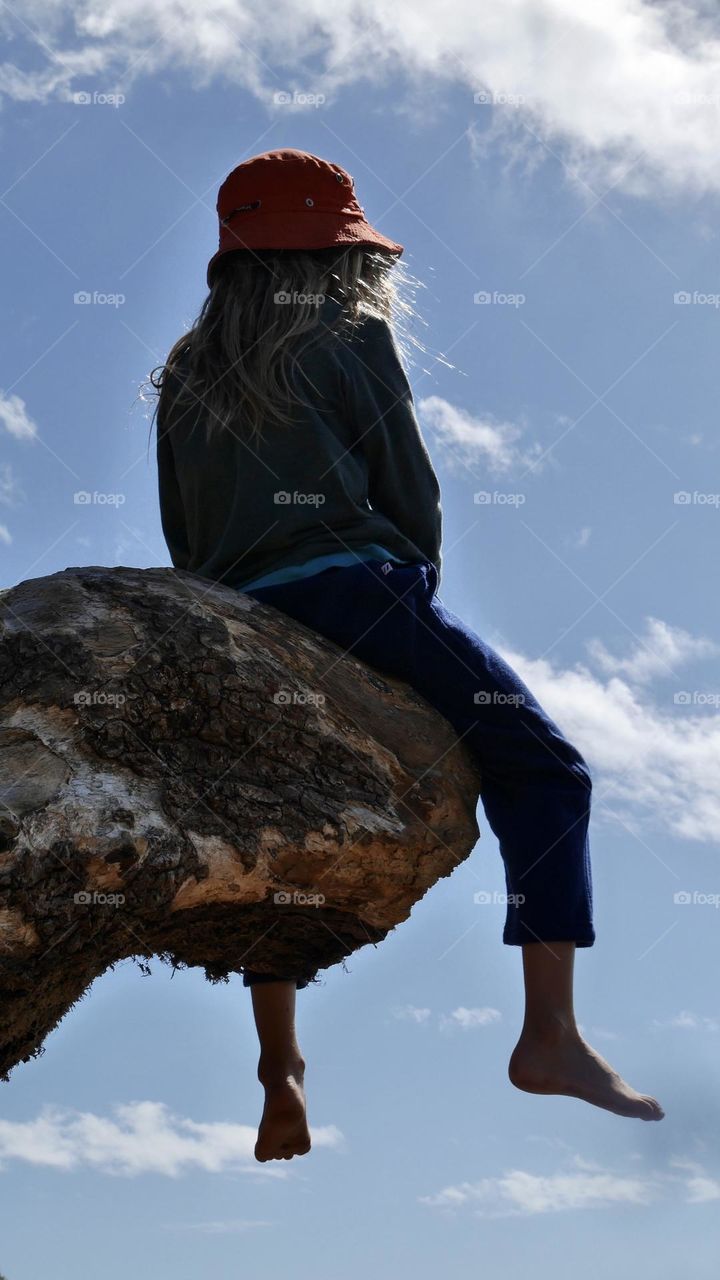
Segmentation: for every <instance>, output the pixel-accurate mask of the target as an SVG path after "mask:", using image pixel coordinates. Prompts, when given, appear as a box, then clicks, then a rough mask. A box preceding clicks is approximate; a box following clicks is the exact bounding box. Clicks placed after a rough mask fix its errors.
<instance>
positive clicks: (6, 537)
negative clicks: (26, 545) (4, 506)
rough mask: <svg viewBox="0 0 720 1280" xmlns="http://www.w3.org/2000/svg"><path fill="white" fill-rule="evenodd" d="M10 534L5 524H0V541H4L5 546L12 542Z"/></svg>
mask: <svg viewBox="0 0 720 1280" xmlns="http://www.w3.org/2000/svg"><path fill="white" fill-rule="evenodd" d="M12 540H13V538H12V534H11V532H10V530H9V529H8V527H7V525H6V524H0V542H4V543H5V545H6V546H7V547H9V546H10V543H11V542H12Z"/></svg>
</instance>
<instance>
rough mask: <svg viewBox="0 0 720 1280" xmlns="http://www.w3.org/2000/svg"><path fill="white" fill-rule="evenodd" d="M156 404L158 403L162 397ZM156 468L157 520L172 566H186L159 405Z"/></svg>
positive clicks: (183, 529) (178, 497)
mask: <svg viewBox="0 0 720 1280" xmlns="http://www.w3.org/2000/svg"><path fill="white" fill-rule="evenodd" d="M160 403H161V406H162V400H161V402H160ZM157 468H158V496H159V499H160V523H161V525H162V531H163V534H164V537H165V541H166V543H167V548H168V551H169V552H170V559H171V560H172V562H173V566H174V567H175V568H176V569H186V568H187V566H188V564H189V561H190V548H189V545H188V534H187V524H186V520H185V510H184V507H183V501H182V494H181V492H180V485H179V484H178V478H177V473H176V470H175V460H174V458H173V452H172V444H171V440H170V432H169V431H168V430H167V429H166V424H165V420H164V414H162V413H161V409H160V408H159V409H158V413H157Z"/></svg>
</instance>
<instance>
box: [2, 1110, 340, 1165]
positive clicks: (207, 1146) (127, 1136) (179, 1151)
mask: <svg viewBox="0 0 720 1280" xmlns="http://www.w3.org/2000/svg"><path fill="white" fill-rule="evenodd" d="M113 1110H114V1118H113V1119H109V1118H107V1117H104V1116H98V1115H94V1114H93V1113H92V1112H87V1111H84V1112H80V1111H69V1110H64V1109H62V1108H58V1107H52V1106H48V1107H45V1108H43V1110H42V1111H41V1113H40V1115H39V1116H38V1117H37V1118H36V1119H34V1120H24V1121H11V1120H2V1119H0V1169H5V1168H6V1167H7V1165H8V1164H9V1163H10V1162H11V1161H13V1160H19V1161H22V1162H24V1163H25V1164H31V1165H35V1166H44V1167H45V1168H49V1169H57V1170H60V1171H65V1172H69V1171H71V1170H74V1169H80V1168H83V1167H86V1168H87V1167H90V1168H93V1169H96V1170H97V1171H98V1172H100V1173H107V1174H120V1175H125V1176H126V1177H136V1176H137V1175H139V1174H143V1173H157V1174H163V1175H165V1176H166V1177H170V1178H177V1177H179V1176H180V1175H181V1174H183V1173H187V1172H189V1171H191V1170H201V1171H203V1172H205V1173H224V1172H226V1171H227V1170H230V1169H233V1170H239V1171H243V1170H248V1169H251V1170H252V1172H258V1171H263V1170H264V1166H261V1165H258V1163H257V1162H256V1161H255V1159H254V1155H253V1150H254V1146H255V1142H256V1139H257V1129H256V1128H255V1127H254V1126H251V1125H244V1124H234V1123H232V1122H230V1121H213V1122H211V1123H200V1122H198V1121H195V1120H189V1119H187V1118H185V1117H183V1116H178V1115H174V1114H173V1113H172V1112H171V1111H170V1110H169V1108H168V1107H167V1106H166V1105H165V1104H164V1103H162V1102H129V1103H125V1104H122V1105H118V1106H116V1107H114V1108H113ZM312 1137H313V1143H314V1145H315V1146H316V1147H337V1146H339V1145H340V1143H341V1141H342V1135H341V1133H340V1130H339V1129H336V1128H335V1126H334V1125H326V1126H325V1127H324V1128H320V1129H314V1130H313V1131H312ZM267 1171H268V1172H271V1173H273V1174H276V1173H283V1172H284V1170H283V1169H282V1168H280V1167H278V1169H277V1170H275V1169H272V1170H270V1169H268V1170H267Z"/></svg>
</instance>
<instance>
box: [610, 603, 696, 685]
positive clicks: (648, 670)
mask: <svg viewBox="0 0 720 1280" xmlns="http://www.w3.org/2000/svg"><path fill="white" fill-rule="evenodd" d="M645 631H646V634H645V637H644V638H641V639H640V640H639V641H638V643H637V644H636V645H635V646H634V648H633V649H632V651H631V653H630V654H629V655H628V656H627V657H625V658H615V657H613V656H612V654H610V653H608V651H607V649H606V648H605V646H604V644H602V642H601V641H600V640H591V641H590V643H589V644H588V650H589V652H590V654H591V656H592V658H593V659H594V661H595V662H596V663H597V665H598V666H599V667H600V668H601V670H602V671H604V672H606V673H608V674H611V675H625V676H627V678H628V680H630V681H631V682H633V681H637V682H640V683H644V682H645V681H647V680H650V679H652V678H653V677H654V676H668V675H675V674H676V673H675V670H674V668H675V667H679V666H681V665H682V664H683V663H685V662H691V661H692V660H693V659H695V658H710V657H714V656H715V655H716V654H718V653H720V644H716V643H715V641H714V640H709V639H707V638H706V637H704V636H692V635H690V633H689V632H688V631H683V630H682V628H681V627H673V626H670V624H669V623H667V622H662V621H661V619H659V618H647V619H646V623H645Z"/></svg>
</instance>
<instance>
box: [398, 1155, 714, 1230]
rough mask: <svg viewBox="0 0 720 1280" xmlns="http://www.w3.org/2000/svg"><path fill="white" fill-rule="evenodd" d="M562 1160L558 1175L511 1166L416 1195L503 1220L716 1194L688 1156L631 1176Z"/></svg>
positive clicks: (695, 1199)
mask: <svg viewBox="0 0 720 1280" xmlns="http://www.w3.org/2000/svg"><path fill="white" fill-rule="evenodd" d="M568 1163H569V1165H570V1166H571V1168H570V1169H569V1170H563V1171H561V1172H559V1173H551V1174H536V1173H528V1172H527V1171H526V1170H522V1169H513V1170H511V1171H510V1172H508V1173H504V1174H502V1175H501V1176H500V1177H490V1178H481V1179H479V1180H478V1181H477V1182H460V1183H458V1184H457V1185H455V1186H448V1187H444V1188H443V1189H442V1190H441V1191H438V1192H436V1193H435V1194H434V1195H429V1196H420V1197H419V1199H420V1201H421V1203H422V1204H426V1205H428V1206H430V1207H431V1208H438V1209H448V1210H467V1211H469V1212H471V1213H473V1214H474V1215H476V1216H478V1217H482V1218H503V1217H517V1216H536V1215H538V1214H543V1213H560V1212H567V1211H569V1210H573V1209H608V1208H611V1207H612V1206H614V1205H620V1204H624V1205H635V1206H642V1205H648V1204H652V1203H655V1202H662V1201H663V1200H665V1199H667V1200H668V1201H670V1202H672V1203H677V1199H678V1193H679V1192H682V1191H683V1190H684V1192H685V1203H686V1204H701V1203H706V1202H708V1201H711V1200H716V1199H719V1198H720V1182H718V1180H717V1179H715V1178H713V1177H711V1176H709V1175H708V1174H707V1172H706V1171H705V1170H704V1169H703V1168H702V1167H701V1166H700V1165H697V1164H695V1163H694V1162H692V1161H688V1160H682V1159H673V1160H671V1161H670V1170H663V1171H651V1172H648V1173H640V1174H633V1176H631V1177H628V1176H626V1175H624V1174H618V1173H615V1172H613V1171H612V1170H609V1169H603V1168H602V1167H601V1166H600V1165H598V1164H597V1163H596V1162H595V1161H589V1160H584V1159H583V1158H582V1157H580V1156H577V1155H576V1156H575V1157H574V1158H573V1159H571V1160H569V1161H568ZM673 1170H679V1171H681V1172H673Z"/></svg>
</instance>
